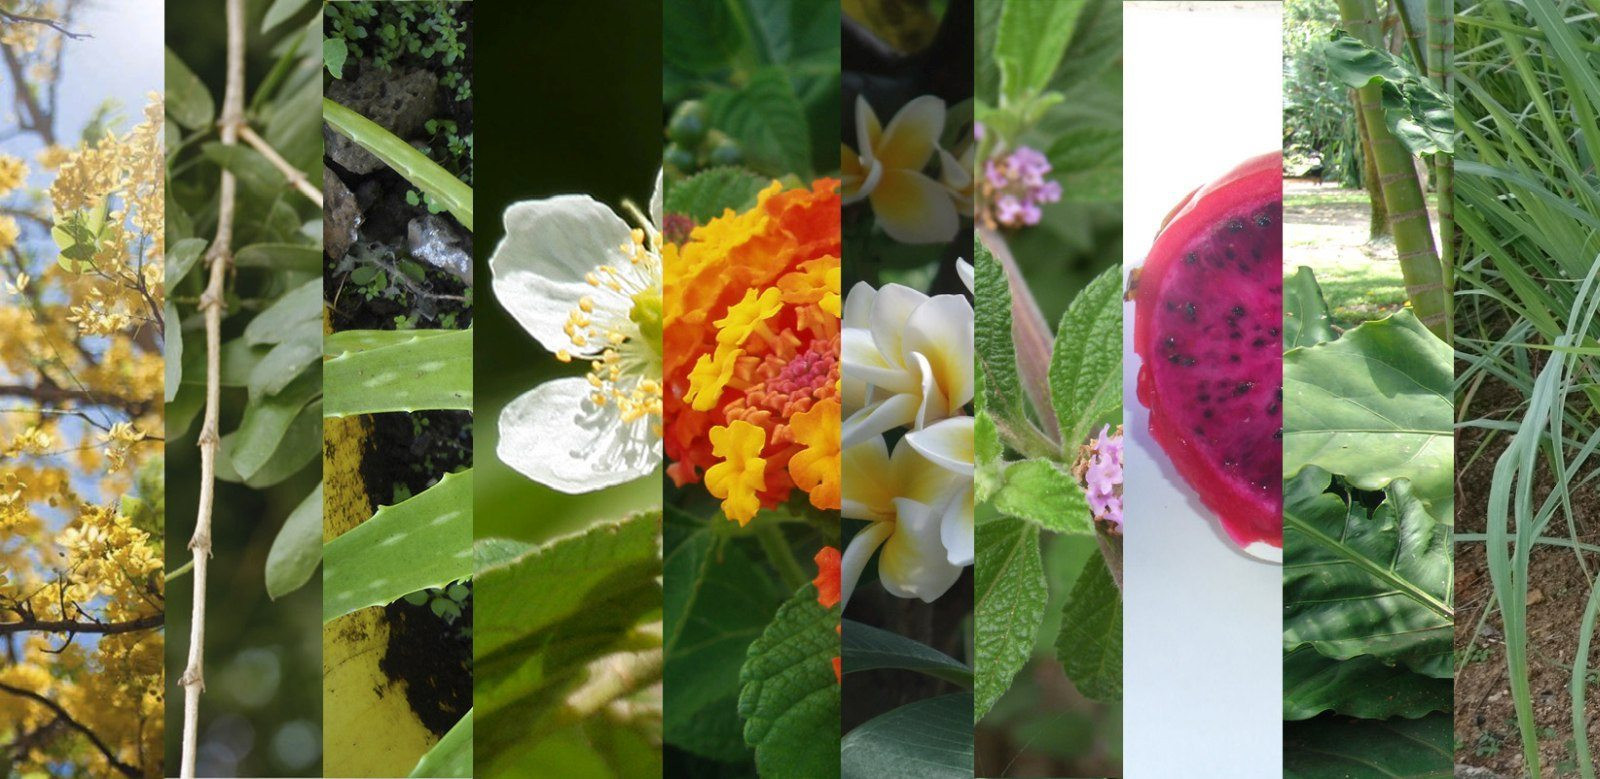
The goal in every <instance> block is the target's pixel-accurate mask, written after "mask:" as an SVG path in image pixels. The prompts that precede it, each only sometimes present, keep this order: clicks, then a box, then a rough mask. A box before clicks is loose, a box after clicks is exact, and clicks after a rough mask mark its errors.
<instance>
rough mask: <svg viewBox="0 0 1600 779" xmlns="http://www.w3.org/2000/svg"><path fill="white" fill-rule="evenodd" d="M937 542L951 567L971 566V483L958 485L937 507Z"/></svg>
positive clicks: (972, 556)
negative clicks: (940, 544)
mask: <svg viewBox="0 0 1600 779" xmlns="http://www.w3.org/2000/svg"><path fill="white" fill-rule="evenodd" d="M939 514H940V517H939V541H940V542H942V543H943V544H944V548H945V553H946V555H947V556H948V558H949V560H950V564H951V565H961V566H966V565H972V561H973V559H974V555H973V551H972V546H973V538H972V525H973V521H972V482H971V481H970V480H969V481H967V482H966V483H965V484H958V485H957V486H956V489H955V490H953V491H952V492H951V495H950V499H949V500H946V501H944V503H943V504H942V505H941V506H940V507H939Z"/></svg>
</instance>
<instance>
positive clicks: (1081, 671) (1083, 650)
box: [1056, 554, 1122, 702]
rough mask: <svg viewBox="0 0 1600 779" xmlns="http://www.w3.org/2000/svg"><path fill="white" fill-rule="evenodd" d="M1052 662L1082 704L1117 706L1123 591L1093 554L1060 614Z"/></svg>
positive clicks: (1101, 561)
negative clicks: (1093, 702)
mask: <svg viewBox="0 0 1600 779" xmlns="http://www.w3.org/2000/svg"><path fill="white" fill-rule="evenodd" d="M1056 657H1057V658H1059V659H1060V660H1061V666H1062V667H1063V668H1064V669H1066V672H1067V678H1069V679H1071V680H1072V683H1073V684H1074V685H1077V687H1078V692H1081V693H1083V696H1084V697H1085V698H1090V699H1092V700H1097V701H1107V702H1116V701H1120V700H1122V590H1120V589H1118V587H1117V583H1116V582H1115V581H1113V580H1112V579H1111V569H1109V568H1107V567H1106V562H1105V558H1104V557H1102V556H1100V555H1098V554H1094V555H1090V557H1089V559H1088V560H1087V561H1086V562H1085V563H1084V565H1083V573H1081V574H1079V575H1078V581H1077V582H1076V583H1074V584H1073V585H1072V593H1071V594H1070V595H1068V596H1067V603H1066V606H1065V607H1063V608H1062V611H1061V633H1060V634H1059V635H1057V636H1056Z"/></svg>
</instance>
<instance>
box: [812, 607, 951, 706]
mask: <svg viewBox="0 0 1600 779" xmlns="http://www.w3.org/2000/svg"><path fill="white" fill-rule="evenodd" d="M842 645H843V647H844V654H843V655H841V658H842V659H843V664H844V672H845V673H847V674H848V673H856V672H858V671H872V670H875V669H878V668H901V669H905V670H907V671H916V672H918V673H924V674H927V675H929V676H933V677H936V678H939V679H944V680H945V681H948V682H953V683H955V684H959V685H961V686H962V687H971V686H972V668H971V667H969V666H968V665H967V664H966V663H963V662H961V661H960V660H957V659H955V658H953V657H951V656H949V655H947V654H945V653H943V652H940V651H939V650H937V649H934V648H933V647H931V646H928V645H927V644H924V643H922V642H920V641H913V640H912V639H909V638H906V637H905V636H902V635H900V634H899V633H891V632H889V631H887V630H884V629H882V628H876V627H873V626H871V625H868V624H866V623H864V622H856V621H855V620H849V619H847V620H845V621H844V638H843V640H842ZM967 726H968V727H969V728H970V727H971V723H970V722H969V723H967Z"/></svg>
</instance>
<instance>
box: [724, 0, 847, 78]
mask: <svg viewBox="0 0 1600 779" xmlns="http://www.w3.org/2000/svg"><path fill="white" fill-rule="evenodd" d="M742 4H743V6H744V14H745V17H746V18H747V19H749V21H750V27H751V33H752V38H753V39H754V40H752V41H751V43H752V44H753V45H754V46H755V48H756V53H757V55H758V56H760V57H761V59H762V61H764V62H767V63H769V64H773V65H786V66H788V67H789V68H790V69H792V70H801V71H803V70H824V71H825V70H828V69H831V70H833V71H834V72H837V71H838V69H839V12H840V11H839V6H838V5H837V4H835V3H819V2H815V0H742Z"/></svg>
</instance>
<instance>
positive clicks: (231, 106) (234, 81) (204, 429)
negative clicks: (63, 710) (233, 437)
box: [178, 0, 244, 779]
mask: <svg viewBox="0 0 1600 779" xmlns="http://www.w3.org/2000/svg"><path fill="white" fill-rule="evenodd" d="M227 3H228V5H227V18H228V21H227V25H228V82H227V87H226V89H225V91H224V92H223V97H222V117H221V120H220V121H221V126H222V143H223V145H225V146H232V145H234V144H236V143H238V141H239V127H240V125H242V124H243V123H244V0H227ZM237 186H238V183H237V182H236V181H235V180H234V177H233V174H232V173H230V172H228V170H227V169H226V168H224V169H223V171H222V175H221V183H220V187H219V194H218V197H219V204H218V208H217V237H216V240H215V241H213V242H212V244H211V249H210V250H209V251H208V252H207V253H206V255H207V256H206V262H207V264H208V265H209V266H210V269H211V278H210V281H209V282H208V283H207V285H206V291H205V294H204V295H202V296H201V298H200V308H202V309H204V311H205V322H206V406H205V422H204V424H203V425H202V426H201V428H200V436H199V440H198V442H197V443H198V446H199V447H200V499H199V510H198V512H197V513H196V516H195V523H194V537H193V538H191V539H190V540H189V549H190V550H192V551H193V553H194V561H193V562H194V616H193V619H192V621H191V624H190V629H189V663H188V666H187V667H185V668H184V671H183V676H182V677H181V678H180V679H179V680H178V684H179V685H181V686H182V687H183V762H182V768H181V774H180V775H181V776H182V777H183V779H191V778H192V777H193V776H194V775H195V773H194V770H195V754H196V751H197V747H198V743H199V735H200V693H201V692H202V691H204V690H205V687H206V683H205V670H204V667H205V657H204V656H205V640H206V565H207V562H208V561H209V559H210V557H211V513H212V505H213V501H214V500H215V492H216V481H217V445H218V437H217V414H218V409H219V406H220V405H221V400H222V397H221V396H222V383H221V379H222V306H223V284H224V282H225V280H226V279H227V275H228V266H229V265H230V264H231V263H232V262H233V212H234V205H235V203H234V198H235V194H236V190H237Z"/></svg>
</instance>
